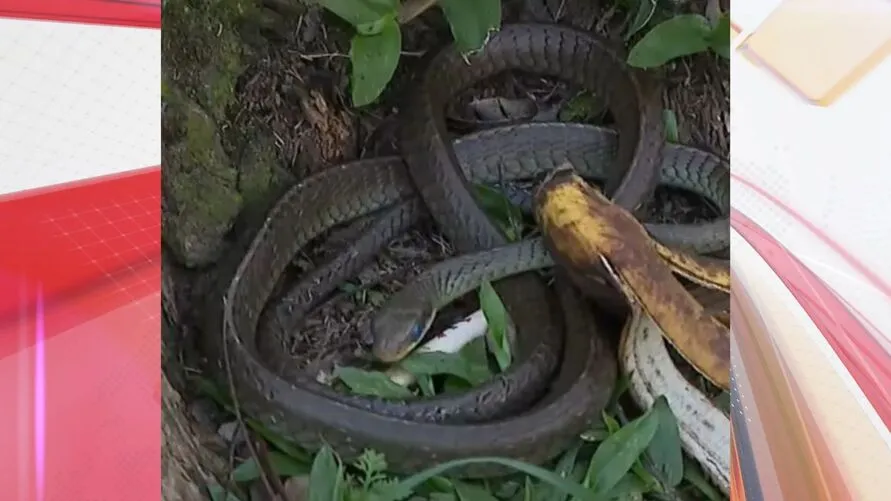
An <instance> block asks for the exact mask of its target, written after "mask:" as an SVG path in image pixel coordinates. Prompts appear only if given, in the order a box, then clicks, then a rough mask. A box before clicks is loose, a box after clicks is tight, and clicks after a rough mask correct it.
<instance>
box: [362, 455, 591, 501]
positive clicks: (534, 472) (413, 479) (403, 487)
mask: <svg viewBox="0 0 891 501" xmlns="http://www.w3.org/2000/svg"><path fill="white" fill-rule="evenodd" d="M485 463H494V464H498V465H501V466H506V467H508V468H511V469H513V470H516V471H517V472H519V473H525V474H526V475H529V476H531V477H533V478H536V479H538V480H541V481H543V482H545V483H547V484H549V485H553V486H556V487H558V488H559V489H560V490H562V491H564V492H566V493H567V494H568V495H571V496H575V497H576V498H578V500H577V501H599V500H598V498H597V497H596V496H595V495H594V494H593V493H592V492H591V491H589V490H588V489H585V488H584V487H583V486H581V485H579V484H577V483H574V482H570V481H568V480H566V479H564V478H561V477H560V476H559V475H557V474H555V473H553V472H551V471H548V470H546V469H544V468H541V467H539V466H535V465H531V464H528V463H524V462H522V461H517V460H515V459H507V458H499V457H476V458H467V459H456V460H452V461H448V462H445V463H441V464H438V465H436V466H433V467H431V468H428V469H426V470H424V471H422V472H420V473H416V474H414V475H412V476H410V477H408V478H405V479H403V480H401V481H400V482H398V483H397V484H395V485H393V486H392V491H388V492H387V496H382V497H381V498H379V499H378V500H377V501H398V500H399V499H401V498H400V497H399V496H402V497H407V496H409V495H410V494H411V492H412V490H413V489H414V488H415V487H417V486H419V485H421V484H423V483H424V482H426V481H427V479H429V478H431V477H435V476H437V475H441V474H443V473H445V472H447V471H449V470H452V469H454V468H460V467H463V466H469V465H474V464H485ZM574 501H576V500H574Z"/></svg>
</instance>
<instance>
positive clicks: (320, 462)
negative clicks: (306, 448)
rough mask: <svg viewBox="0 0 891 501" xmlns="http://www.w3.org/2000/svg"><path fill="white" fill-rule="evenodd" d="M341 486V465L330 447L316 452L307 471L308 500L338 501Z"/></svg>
mask: <svg viewBox="0 0 891 501" xmlns="http://www.w3.org/2000/svg"><path fill="white" fill-rule="evenodd" d="M342 488H343V467H342V466H341V465H340V463H339V462H338V460H337V458H336V457H335V456H334V451H332V450H331V447H329V446H327V445H325V446H324V447H322V448H321V450H319V452H318V454H316V458H315V460H314V461H313V462H312V469H311V470H310V473H309V501H338V500H339V499H340V492H341V489H342Z"/></svg>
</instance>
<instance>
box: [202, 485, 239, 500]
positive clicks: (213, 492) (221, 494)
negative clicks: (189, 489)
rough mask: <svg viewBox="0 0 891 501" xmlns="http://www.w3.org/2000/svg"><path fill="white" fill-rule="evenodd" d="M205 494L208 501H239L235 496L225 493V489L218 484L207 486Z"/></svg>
mask: <svg viewBox="0 0 891 501" xmlns="http://www.w3.org/2000/svg"><path fill="white" fill-rule="evenodd" d="M207 493H208V494H209V495H210V501H241V499H239V498H238V496H236V495H235V494H232V493H231V492H229V491H227V490H226V488H225V487H223V486H222V485H218V484H211V485H208V486H207Z"/></svg>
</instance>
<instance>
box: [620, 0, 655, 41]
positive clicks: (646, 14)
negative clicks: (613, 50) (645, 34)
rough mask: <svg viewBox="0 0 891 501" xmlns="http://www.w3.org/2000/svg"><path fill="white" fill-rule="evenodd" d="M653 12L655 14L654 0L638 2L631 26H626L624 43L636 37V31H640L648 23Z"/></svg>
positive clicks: (639, 0)
mask: <svg viewBox="0 0 891 501" xmlns="http://www.w3.org/2000/svg"><path fill="white" fill-rule="evenodd" d="M654 12H656V0H638V3H637V12H636V13H635V14H634V20H633V21H631V25H630V26H628V33H626V34H625V41H626V42H627V41H628V40H631V37H633V36H634V35H636V34H637V32H638V31H640V30H642V29H643V28H644V26H646V25H647V23H649V22H650V19H652V18H653V13H654Z"/></svg>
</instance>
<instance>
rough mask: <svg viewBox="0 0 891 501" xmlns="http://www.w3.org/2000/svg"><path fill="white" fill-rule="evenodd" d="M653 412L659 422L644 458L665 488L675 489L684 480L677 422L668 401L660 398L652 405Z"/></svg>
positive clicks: (682, 453)
mask: <svg viewBox="0 0 891 501" xmlns="http://www.w3.org/2000/svg"><path fill="white" fill-rule="evenodd" d="M653 412H654V413H655V414H656V416H657V418H658V420H659V428H658V429H657V430H656V434H655V435H654V436H653V441H652V442H650V445H649V446H648V447H647V451H646V457H647V459H648V460H649V462H650V463H652V468H650V470H651V471H653V472H654V473H655V474H656V476H657V477H658V478H659V480H660V481H661V482H662V484H663V485H664V486H666V487H676V486H677V485H678V484H680V483H681V480H683V478H684V452H683V449H682V448H681V435H680V432H679V431H678V421H677V418H675V416H674V413H673V412H671V407H669V406H668V400H666V399H665V397H664V396H660V397H659V398H657V399H656V401H655V402H654V403H653Z"/></svg>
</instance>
